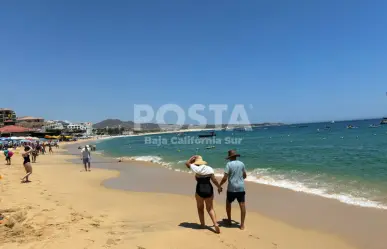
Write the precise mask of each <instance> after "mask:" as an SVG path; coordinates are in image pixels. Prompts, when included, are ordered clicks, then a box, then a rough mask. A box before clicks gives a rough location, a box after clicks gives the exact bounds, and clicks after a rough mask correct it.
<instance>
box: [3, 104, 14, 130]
mask: <svg viewBox="0 0 387 249" xmlns="http://www.w3.org/2000/svg"><path fill="white" fill-rule="evenodd" d="M15 124H16V113H15V112H14V111H13V110H11V109H7V108H0V127H3V126H6V125H15Z"/></svg>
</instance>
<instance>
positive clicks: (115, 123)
mask: <svg viewBox="0 0 387 249" xmlns="http://www.w3.org/2000/svg"><path fill="white" fill-rule="evenodd" d="M106 127H109V128H117V127H122V128H126V129H133V128H134V122H133V121H122V120H119V119H105V120H103V121H101V122H99V123H96V124H94V125H93V128H95V129H104V128H106ZM141 128H142V129H145V130H156V129H160V127H159V125H157V124H154V123H145V124H141Z"/></svg>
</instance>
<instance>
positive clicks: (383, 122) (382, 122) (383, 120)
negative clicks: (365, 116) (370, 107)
mask: <svg viewBox="0 0 387 249" xmlns="http://www.w3.org/2000/svg"><path fill="white" fill-rule="evenodd" d="M380 124H381V125H384V124H387V118H386V117H384V118H383V119H382V121H380Z"/></svg>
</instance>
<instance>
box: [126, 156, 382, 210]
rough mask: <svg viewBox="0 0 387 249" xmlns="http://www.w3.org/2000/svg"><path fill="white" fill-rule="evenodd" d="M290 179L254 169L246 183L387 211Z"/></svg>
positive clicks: (148, 159)
mask: <svg viewBox="0 0 387 249" xmlns="http://www.w3.org/2000/svg"><path fill="white" fill-rule="evenodd" d="M123 159H125V160H133V161H143V162H152V163H156V164H159V165H162V166H164V167H166V168H168V169H172V170H175V171H179V172H185V173H191V172H190V171H186V170H185V169H181V168H174V167H172V165H171V163H167V162H164V161H163V160H162V158H161V157H159V156H133V157H123ZM184 162H185V160H180V161H178V162H177V164H183V163H184ZM214 170H215V175H216V176H218V177H222V176H223V172H224V171H223V169H214ZM293 173H296V172H293ZM288 178H289V177H287V176H286V175H282V174H276V173H273V172H272V170H271V169H268V168H260V169H254V170H253V171H250V172H248V173H247V178H246V181H249V182H255V183H259V184H265V185H270V186H276V187H280V188H286V189H290V190H293V191H296V192H304V193H307V194H313V195H318V196H322V197H325V198H329V199H336V200H338V201H340V202H343V203H346V204H350V205H355V206H361V207H370V208H379V209H387V206H386V205H384V204H382V203H379V202H376V201H371V200H367V199H366V198H362V197H356V196H352V195H350V194H347V193H345V194H343V193H328V190H327V189H326V188H324V187H321V188H313V187H309V186H307V185H306V184H304V183H302V182H299V181H295V180H289V179H288Z"/></svg>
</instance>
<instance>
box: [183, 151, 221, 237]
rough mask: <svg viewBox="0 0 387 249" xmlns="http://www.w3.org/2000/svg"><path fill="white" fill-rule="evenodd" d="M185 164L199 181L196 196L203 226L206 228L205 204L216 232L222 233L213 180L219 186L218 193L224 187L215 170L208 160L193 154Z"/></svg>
mask: <svg viewBox="0 0 387 249" xmlns="http://www.w3.org/2000/svg"><path fill="white" fill-rule="evenodd" d="M185 165H186V166H187V168H189V169H191V170H192V171H193V172H194V173H195V178H196V181H197V184H196V194H195V198H196V206H197V209H198V215H199V220H200V225H201V227H202V228H205V221H204V204H205V206H206V209H207V212H208V214H209V215H210V217H211V220H212V222H213V224H214V229H215V232H216V233H220V229H219V225H218V223H217V221H216V214H215V210H214V204H213V202H214V189H213V187H212V184H211V181H212V182H213V183H214V184H215V186H216V187H217V188H218V193H220V192H221V191H222V188H221V186H220V185H219V183H218V180H217V179H216V178H215V176H214V170H213V169H212V168H211V167H210V166H207V162H206V161H203V159H202V157H201V156H192V157H191V158H190V159H188V161H187V162H186V163H185Z"/></svg>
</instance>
